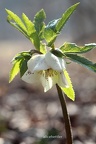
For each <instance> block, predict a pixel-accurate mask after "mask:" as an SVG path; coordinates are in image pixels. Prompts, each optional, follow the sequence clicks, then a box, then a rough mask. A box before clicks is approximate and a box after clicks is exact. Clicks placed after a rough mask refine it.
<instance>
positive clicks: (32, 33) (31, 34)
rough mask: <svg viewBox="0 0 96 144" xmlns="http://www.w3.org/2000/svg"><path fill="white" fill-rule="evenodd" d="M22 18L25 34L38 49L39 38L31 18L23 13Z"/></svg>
mask: <svg viewBox="0 0 96 144" xmlns="http://www.w3.org/2000/svg"><path fill="white" fill-rule="evenodd" d="M22 19H23V21H24V23H25V25H26V29H27V35H28V38H29V39H30V40H31V42H32V43H33V44H34V46H35V47H36V49H37V50H40V40H39V37H38V34H37V32H36V29H35V26H34V24H33V22H32V21H31V20H29V18H28V17H27V16H26V15H25V14H24V13H23V14H22Z"/></svg>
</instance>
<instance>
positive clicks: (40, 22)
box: [33, 9, 46, 40]
mask: <svg viewBox="0 0 96 144" xmlns="http://www.w3.org/2000/svg"><path fill="white" fill-rule="evenodd" d="M45 18H46V14H45V12H44V10H43V9H41V10H40V11H39V12H37V13H36V15H35V17H34V21H33V23H34V26H35V29H36V31H37V33H38V36H39V38H40V39H41V40H42V39H43V31H44V28H45V23H44V20H45Z"/></svg>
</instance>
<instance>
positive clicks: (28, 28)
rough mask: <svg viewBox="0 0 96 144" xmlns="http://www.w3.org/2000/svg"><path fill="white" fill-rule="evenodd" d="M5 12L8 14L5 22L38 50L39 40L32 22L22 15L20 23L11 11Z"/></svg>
mask: <svg viewBox="0 0 96 144" xmlns="http://www.w3.org/2000/svg"><path fill="white" fill-rule="evenodd" d="M6 12H7V14H8V17H7V21H8V22H9V23H10V24H11V25H12V26H14V27H15V28H16V29H17V30H19V31H20V32H21V33H22V34H24V35H25V36H26V37H27V38H28V39H29V40H30V41H31V42H32V43H33V45H34V46H35V48H36V49H37V50H40V40H39V37H38V34H37V32H36V29H35V27H34V24H33V23H32V21H31V20H29V18H28V17H27V16H26V15H25V14H24V13H23V14H22V19H23V21H22V20H21V19H20V18H19V17H18V16H17V15H16V14H14V13H13V12H12V11H10V10H7V9H6Z"/></svg>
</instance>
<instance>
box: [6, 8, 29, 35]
mask: <svg viewBox="0 0 96 144" xmlns="http://www.w3.org/2000/svg"><path fill="white" fill-rule="evenodd" d="M6 12H7V14H8V16H7V21H8V22H9V23H10V24H11V25H12V26H13V27H15V28H16V29H17V30H19V31H20V32H21V33H23V34H24V35H25V36H26V37H27V30H26V27H25V25H24V23H23V22H22V20H21V19H20V18H19V17H18V16H17V15H16V14H14V13H13V12H12V11H10V10H8V9H6Z"/></svg>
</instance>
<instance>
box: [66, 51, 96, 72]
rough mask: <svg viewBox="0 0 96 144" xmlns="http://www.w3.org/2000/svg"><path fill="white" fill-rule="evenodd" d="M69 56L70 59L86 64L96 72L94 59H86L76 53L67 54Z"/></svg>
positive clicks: (85, 65) (86, 66)
mask: <svg viewBox="0 0 96 144" xmlns="http://www.w3.org/2000/svg"><path fill="white" fill-rule="evenodd" d="M66 56H67V58H69V59H70V60H72V61H74V62H76V63H78V64H80V65H82V66H84V67H85V68H87V69H89V70H92V71H93V72H96V63H93V62H92V61H90V60H88V59H86V58H85V57H81V56H79V55H76V54H66Z"/></svg>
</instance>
